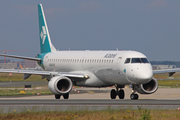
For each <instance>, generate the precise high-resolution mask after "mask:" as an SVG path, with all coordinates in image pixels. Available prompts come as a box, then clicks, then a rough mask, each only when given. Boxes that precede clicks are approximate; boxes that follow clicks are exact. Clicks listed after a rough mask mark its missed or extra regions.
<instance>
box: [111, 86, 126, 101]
mask: <svg viewBox="0 0 180 120" xmlns="http://www.w3.org/2000/svg"><path fill="white" fill-rule="evenodd" d="M115 87H116V90H115V89H112V90H111V94H110V97H111V99H116V96H117V95H118V96H119V99H124V96H125V94H124V90H123V89H122V88H124V86H120V85H115ZM119 88H120V90H119Z"/></svg>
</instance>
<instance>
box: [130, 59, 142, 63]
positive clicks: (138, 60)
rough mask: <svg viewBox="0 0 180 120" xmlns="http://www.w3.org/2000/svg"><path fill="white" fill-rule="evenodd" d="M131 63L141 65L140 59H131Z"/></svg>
mask: <svg viewBox="0 0 180 120" xmlns="http://www.w3.org/2000/svg"><path fill="white" fill-rule="evenodd" d="M131 63H141V59H140V58H132V61H131Z"/></svg>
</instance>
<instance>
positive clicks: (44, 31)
mask: <svg viewBox="0 0 180 120" xmlns="http://www.w3.org/2000/svg"><path fill="white" fill-rule="evenodd" d="M38 18H39V37H40V47H41V53H48V52H55V51H56V49H55V47H54V46H53V44H52V43H51V38H50V35H49V31H48V27H47V23H46V18H45V15H44V10H43V7H42V4H38Z"/></svg>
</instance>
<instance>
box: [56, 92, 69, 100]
mask: <svg viewBox="0 0 180 120" xmlns="http://www.w3.org/2000/svg"><path fill="white" fill-rule="evenodd" d="M60 97H61V95H55V99H60ZM63 98H64V99H68V98H69V93H66V94H64V95H63Z"/></svg>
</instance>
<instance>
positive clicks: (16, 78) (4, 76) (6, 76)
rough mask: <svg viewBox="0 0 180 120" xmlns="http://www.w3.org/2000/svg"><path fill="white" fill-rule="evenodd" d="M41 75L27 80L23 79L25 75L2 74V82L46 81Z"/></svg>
mask: <svg viewBox="0 0 180 120" xmlns="http://www.w3.org/2000/svg"><path fill="white" fill-rule="evenodd" d="M44 80H45V79H42V77H41V76H40V75H31V77H29V78H28V79H27V80H24V79H23V74H12V76H10V75H9V73H0V82H9V81H44Z"/></svg>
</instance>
